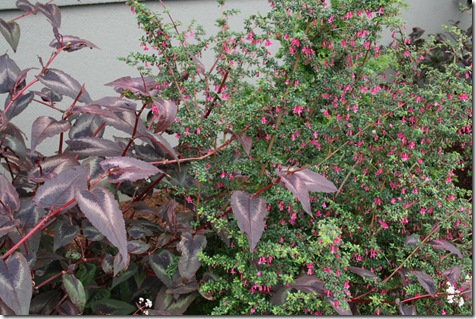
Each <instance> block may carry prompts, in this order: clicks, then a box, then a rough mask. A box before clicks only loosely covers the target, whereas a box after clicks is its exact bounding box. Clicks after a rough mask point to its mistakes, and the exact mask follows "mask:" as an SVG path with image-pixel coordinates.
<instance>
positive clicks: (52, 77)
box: [37, 69, 92, 103]
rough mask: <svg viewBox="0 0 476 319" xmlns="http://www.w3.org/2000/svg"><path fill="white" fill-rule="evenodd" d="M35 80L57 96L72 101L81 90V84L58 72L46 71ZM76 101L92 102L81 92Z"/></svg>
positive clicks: (86, 94) (87, 95) (84, 92)
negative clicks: (63, 96)
mask: <svg viewBox="0 0 476 319" xmlns="http://www.w3.org/2000/svg"><path fill="white" fill-rule="evenodd" d="M37 78H38V80H39V81H40V82H41V83H42V84H43V85H45V86H47V87H49V88H50V89H52V90H54V91H56V92H58V93H59V94H62V95H66V96H69V97H70V98H72V99H76V97H77V96H78V94H79V93H80V92H81V90H82V87H81V84H79V82H78V81H76V80H75V79H73V78H72V77H71V76H70V75H68V74H66V73H64V72H63V71H60V70H56V69H46V71H45V72H44V73H43V74H42V75H41V76H38V77H37ZM78 101H79V102H83V103H90V102H91V101H92V100H91V97H89V94H88V92H86V91H85V90H83V91H82V93H81V96H79V98H78Z"/></svg>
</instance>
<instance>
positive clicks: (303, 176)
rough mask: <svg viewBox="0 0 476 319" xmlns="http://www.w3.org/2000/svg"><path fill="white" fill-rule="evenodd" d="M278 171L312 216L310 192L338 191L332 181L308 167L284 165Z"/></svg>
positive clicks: (285, 184)
mask: <svg viewBox="0 0 476 319" xmlns="http://www.w3.org/2000/svg"><path fill="white" fill-rule="evenodd" d="M277 173H278V176H280V177H281V181H282V182H283V184H284V186H286V188H287V189H288V190H289V191H291V192H292V193H293V195H294V196H295V197H296V198H297V199H298V200H299V201H300V202H301V205H302V207H303V209H304V211H305V212H306V213H308V214H309V215H310V216H312V212H311V201H310V198H309V192H322V193H333V192H336V191H337V188H336V187H335V185H334V184H333V183H332V182H330V181H329V180H327V179H326V178H324V177H323V176H322V175H320V174H317V173H315V172H313V171H310V170H308V169H301V170H298V169H296V168H292V167H285V166H284V167H282V168H281V170H277Z"/></svg>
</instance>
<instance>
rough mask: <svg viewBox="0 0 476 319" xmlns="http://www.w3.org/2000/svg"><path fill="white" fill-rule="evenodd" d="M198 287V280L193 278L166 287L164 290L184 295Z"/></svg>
mask: <svg viewBox="0 0 476 319" xmlns="http://www.w3.org/2000/svg"><path fill="white" fill-rule="evenodd" d="M198 288H199V285H198V282H197V281H195V280H193V281H190V282H188V283H186V284H182V283H180V284H179V285H178V286H175V287H173V288H169V289H167V291H166V292H167V293H168V294H178V295H184V294H189V293H191V292H194V291H197V290H198Z"/></svg>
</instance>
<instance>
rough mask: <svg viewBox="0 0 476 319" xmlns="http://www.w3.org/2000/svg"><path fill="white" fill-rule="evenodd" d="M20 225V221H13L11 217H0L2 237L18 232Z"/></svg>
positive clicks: (0, 233) (0, 234)
mask: <svg viewBox="0 0 476 319" xmlns="http://www.w3.org/2000/svg"><path fill="white" fill-rule="evenodd" d="M19 225H20V221H19V220H18V219H11V217H10V216H9V215H0V237H3V236H5V235H7V234H8V233H9V232H11V231H13V230H14V231H16V230H17V227H18V226H19Z"/></svg>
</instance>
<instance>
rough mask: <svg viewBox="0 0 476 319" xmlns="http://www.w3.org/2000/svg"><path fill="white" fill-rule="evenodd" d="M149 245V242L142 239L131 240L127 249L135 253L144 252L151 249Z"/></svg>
mask: <svg viewBox="0 0 476 319" xmlns="http://www.w3.org/2000/svg"><path fill="white" fill-rule="evenodd" d="M149 247H150V246H149V244H146V243H145V242H143V241H142V240H130V241H128V242H127V250H128V251H129V253H130V254H133V255H140V254H143V253H145V252H147V250H149Z"/></svg>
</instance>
